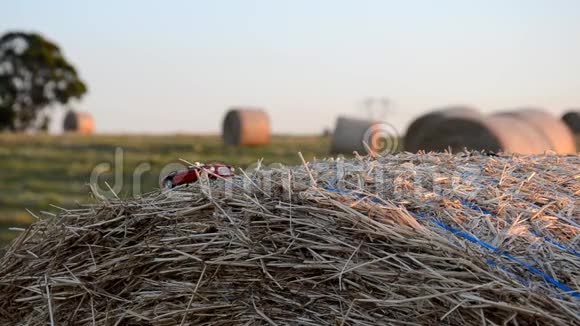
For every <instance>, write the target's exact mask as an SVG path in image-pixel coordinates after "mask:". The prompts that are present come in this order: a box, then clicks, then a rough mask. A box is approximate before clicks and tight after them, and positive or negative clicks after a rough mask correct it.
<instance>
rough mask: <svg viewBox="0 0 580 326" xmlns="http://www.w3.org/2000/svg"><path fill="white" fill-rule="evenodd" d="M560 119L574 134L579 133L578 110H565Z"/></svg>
mask: <svg viewBox="0 0 580 326" xmlns="http://www.w3.org/2000/svg"><path fill="white" fill-rule="evenodd" d="M562 121H564V123H565V124H566V125H567V126H568V128H570V130H572V132H573V133H574V134H576V135H578V134H580V111H570V112H567V113H566V114H564V115H563V116H562Z"/></svg>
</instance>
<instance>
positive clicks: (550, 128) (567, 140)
mask: <svg viewBox="0 0 580 326" xmlns="http://www.w3.org/2000/svg"><path fill="white" fill-rule="evenodd" d="M500 114H504V115H509V116H513V117H516V118H518V119H520V120H522V121H525V122H526V123H528V124H530V125H532V126H533V127H534V128H535V129H536V130H538V131H539V132H540V133H541V134H542V135H543V136H544V138H545V139H547V140H548V142H549V144H550V149H551V150H553V151H554V152H556V153H559V154H570V153H576V140H575V139H574V135H573V134H572V132H571V131H570V129H569V128H568V127H567V126H566V124H565V123H564V122H563V121H562V120H559V119H558V118H556V117H555V116H554V115H552V114H551V113H549V112H546V111H544V110H540V109H535V108H525V109H519V110H511V111H507V112H503V113H500Z"/></svg>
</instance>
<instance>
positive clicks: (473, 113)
mask: <svg viewBox="0 0 580 326" xmlns="http://www.w3.org/2000/svg"><path fill="white" fill-rule="evenodd" d="M481 116H482V115H481V113H480V112H479V110H477V109H475V108H471V107H467V106H453V107H448V108H442V109H438V110H434V111H432V112H429V113H427V114H424V115H422V116H420V117H419V118H417V119H415V120H414V121H413V122H412V123H411V124H410V125H409V127H408V128H407V132H406V133H405V144H404V145H405V150H406V151H408V152H411V153H416V152H417V151H419V150H424V149H425V148H423V144H424V143H425V141H426V139H425V137H426V135H428V134H429V133H430V132H431V131H432V130H434V129H437V128H439V127H440V126H441V125H444V124H445V121H446V120H447V119H451V118H458V117H459V118H465V119H471V118H474V119H477V118H480V117H481Z"/></svg>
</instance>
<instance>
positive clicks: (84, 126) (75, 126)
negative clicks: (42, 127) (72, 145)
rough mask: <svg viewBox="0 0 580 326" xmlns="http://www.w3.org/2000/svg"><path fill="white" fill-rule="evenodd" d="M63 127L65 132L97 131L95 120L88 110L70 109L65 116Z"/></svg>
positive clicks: (90, 132)
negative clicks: (77, 110)
mask: <svg viewBox="0 0 580 326" xmlns="http://www.w3.org/2000/svg"><path fill="white" fill-rule="evenodd" d="M63 129H64V131H65V132H74V133H78V134H83V135H90V134H94V133H95V120H94V119H93V117H92V116H91V114H90V113H88V112H76V111H72V110H71V111H68V112H67V114H66V115H65V117H64V122H63Z"/></svg>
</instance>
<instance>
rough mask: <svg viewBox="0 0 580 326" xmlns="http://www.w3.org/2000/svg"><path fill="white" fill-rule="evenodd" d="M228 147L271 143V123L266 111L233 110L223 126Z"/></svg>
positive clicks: (250, 109) (226, 117) (223, 134)
mask: <svg viewBox="0 0 580 326" xmlns="http://www.w3.org/2000/svg"><path fill="white" fill-rule="evenodd" d="M222 138H223V141H224V143H225V144H226V145H231V146H254V145H267V144H268V143H270V121H269V119H268V115H267V114H266V112H265V111H263V110H260V109H253V108H233V109H231V110H229V111H228V113H227V114H226V116H225V118H224V122H223V126H222Z"/></svg>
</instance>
